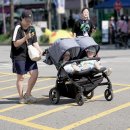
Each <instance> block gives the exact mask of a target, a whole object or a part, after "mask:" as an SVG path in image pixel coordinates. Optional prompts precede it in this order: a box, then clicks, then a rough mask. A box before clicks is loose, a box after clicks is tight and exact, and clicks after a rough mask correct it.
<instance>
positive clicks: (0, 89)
mask: <svg viewBox="0 0 130 130" xmlns="http://www.w3.org/2000/svg"><path fill="white" fill-rule="evenodd" d="M11 88H16V86H9V87H5V88H0V91H2V90H6V89H11Z"/></svg>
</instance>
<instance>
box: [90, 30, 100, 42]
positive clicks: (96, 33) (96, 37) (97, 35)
mask: <svg viewBox="0 0 130 130" xmlns="http://www.w3.org/2000/svg"><path fill="white" fill-rule="evenodd" d="M92 37H93V38H94V40H95V41H96V42H97V43H98V44H101V41H102V34H101V31H100V30H99V29H97V30H96V32H93V33H92Z"/></svg>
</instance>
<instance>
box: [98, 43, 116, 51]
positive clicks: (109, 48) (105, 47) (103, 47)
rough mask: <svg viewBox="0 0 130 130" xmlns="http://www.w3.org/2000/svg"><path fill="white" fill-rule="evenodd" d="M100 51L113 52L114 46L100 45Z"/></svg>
mask: <svg viewBox="0 0 130 130" xmlns="http://www.w3.org/2000/svg"><path fill="white" fill-rule="evenodd" d="M100 48H101V50H114V49H116V48H115V45H113V44H107V45H100Z"/></svg>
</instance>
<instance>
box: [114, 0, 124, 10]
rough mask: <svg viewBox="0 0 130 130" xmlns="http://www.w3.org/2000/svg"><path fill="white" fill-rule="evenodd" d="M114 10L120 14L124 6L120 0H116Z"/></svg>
mask: <svg viewBox="0 0 130 130" xmlns="http://www.w3.org/2000/svg"><path fill="white" fill-rule="evenodd" d="M114 8H115V10H116V11H117V12H120V10H121V8H122V4H121V2H120V0H116V2H115V4H114Z"/></svg>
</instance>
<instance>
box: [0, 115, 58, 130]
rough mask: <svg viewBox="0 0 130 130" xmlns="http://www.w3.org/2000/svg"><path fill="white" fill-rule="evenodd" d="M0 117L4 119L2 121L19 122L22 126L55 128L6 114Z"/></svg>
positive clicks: (44, 129) (44, 128) (50, 129)
mask: <svg viewBox="0 0 130 130" xmlns="http://www.w3.org/2000/svg"><path fill="white" fill-rule="evenodd" d="M0 119H1V120H4V121H8V122H12V123H16V124H19V125H23V126H28V127H31V128H36V129H39V130H41V129H42V130H56V129H54V128H51V127H47V126H43V125H39V124H35V123H31V122H25V121H22V120H18V119H14V118H11V117H7V116H1V115H0Z"/></svg>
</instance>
